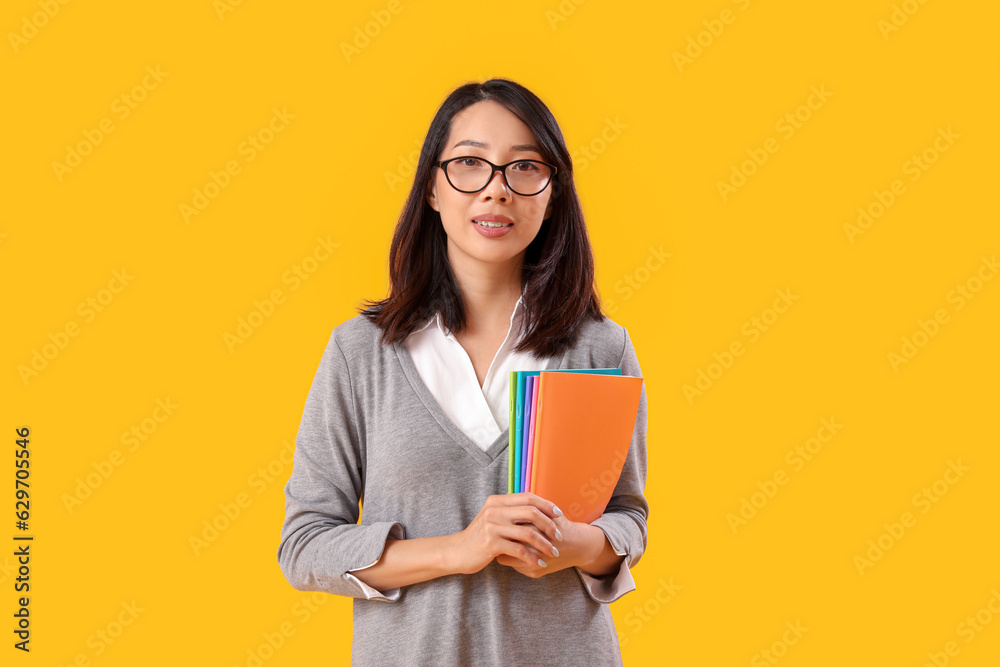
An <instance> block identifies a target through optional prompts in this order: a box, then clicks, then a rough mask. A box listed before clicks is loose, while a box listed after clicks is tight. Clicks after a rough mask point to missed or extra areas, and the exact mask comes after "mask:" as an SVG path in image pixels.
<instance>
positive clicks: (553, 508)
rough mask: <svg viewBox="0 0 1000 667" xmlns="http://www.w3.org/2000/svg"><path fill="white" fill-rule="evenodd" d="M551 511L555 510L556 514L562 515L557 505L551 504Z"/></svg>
mask: <svg viewBox="0 0 1000 667" xmlns="http://www.w3.org/2000/svg"><path fill="white" fill-rule="evenodd" d="M552 511H553V512H555V515H556V516H562V515H563V513H562V510H561V509H559V506H558V505H553V506H552Z"/></svg>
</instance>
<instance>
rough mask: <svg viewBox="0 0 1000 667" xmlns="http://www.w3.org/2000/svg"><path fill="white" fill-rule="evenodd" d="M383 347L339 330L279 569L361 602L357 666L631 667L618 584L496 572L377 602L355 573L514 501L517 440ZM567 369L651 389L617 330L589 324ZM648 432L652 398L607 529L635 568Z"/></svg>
mask: <svg viewBox="0 0 1000 667" xmlns="http://www.w3.org/2000/svg"><path fill="white" fill-rule="evenodd" d="M379 335H380V330H379V329H378V327H376V326H375V325H374V324H372V323H371V322H370V321H369V320H368V319H367V318H365V317H364V316H363V315H360V314H359V315H355V316H354V317H352V318H351V319H349V320H347V321H345V322H343V323H342V324H340V325H338V326H337V327H336V328H334V330H333V333H332V334H331V336H330V339H329V341H328V343H327V345H326V350H325V351H324V353H323V357H322V359H321V360H320V364H319V368H318V370H317V371H316V376H315V378H314V380H313V383H312V387H311V388H310V390H309V394H308V396H307V398H306V404H305V409H304V411H303V414H302V422H301V424H300V426H299V431H298V435H297V437H296V448H295V455H294V462H293V468H292V473H291V477H290V478H289V480H288V483H287V484H286V486H285V521H284V524H283V525H282V528H281V542H280V545H279V547H278V563H279V565H280V567H281V571H282V572H283V573H284V575H285V577H286V579H287V580H288V582H289V583H290V584H291V585H292V586H293V587H294V588H296V589H298V590H303V591H325V592H328V593H331V594H334V595H345V596H350V597H353V598H355V600H354V613H353V617H354V635H353V637H354V639H353V647H352V651H351V657H352V664H353V665H401V664H405V665H435V666H439V665H475V666H477V667H478V666H480V665H504V666H505V667H509V666H513V665H535V664H539V665H540V664H545V665H552V666H556V665H567V666H570V665H572V666H576V665H620V664H621V653H620V651H619V648H618V638H617V635H616V632H615V628H614V623H613V621H612V618H611V611H610V609H609V608H608V605H607V603H608V602H611V601H613V599H614V598H613V597H612V595H613V591H612V590H611V589H610V582H611V581H612V580H613V579H614V578H615V577H614V575H609V576H608V577H605V578H594V577H590V575H587V574H584V573H583V572H581V571H580V570H579V569H577V568H567V569H564V570H560V571H558V572H554V573H552V574H549V575H545V576H543V577H540V578H538V579H532V578H529V577H525V576H524V575H522V574H520V573H519V572H517V571H516V570H514V569H513V568H511V567H506V566H502V565H499V564H497V562H496V561H493V562H492V563H490V564H489V565H487V566H486V567H485V568H484V569H483V570H481V571H480V572H477V573H476V574H472V575H460V574H455V575H448V576H444V577H438V578H436V579H432V580H430V581H426V582H421V583H417V584H412V585H410V586H405V587H403V588H402V589H394V592H393V593H389V592H386V593H385V595H382V594H377V595H376V596H375V597H372V591H373V589H370V588H369V589H368V593H367V594H366V591H365V589H364V588H362V586H360V585H359V582H358V580H356V579H355V578H354V577H352V576H351V575H348V574H347V573H348V571H349V570H355V569H359V568H364V567H366V566H369V565H371V564H373V563H375V562H376V561H377V560H378V558H379V557H380V555H381V553H382V550H383V548H384V547H385V540H386V538H387V537H389V536H390V531H392V532H391V536H392V537H406V538H415V537H424V536H436V535H447V534H451V533H457V532H459V531H461V530H463V529H464V528H465V527H466V526H467V525H468V524H469V523H470V522H471V521H472V519H473V518H475V516H476V515H477V514H478V513H479V510H480V509H481V508H482V505H483V503H484V502H485V501H486V499H487V497H488V496H490V495H493V494H503V493H506V492H507V461H508V458H507V442H508V430H509V429H508V430H505V431H504V432H503V433H502V434H501V435H500V437H498V438H497V440H496V441H495V442H493V444H492V445H491V446H490V448H489V449H488V450H487V451H483V450H482V449H480V448H479V447H478V446H477V445H476V443H474V442H473V441H472V440H470V439H469V438H468V436H466V435H465V434H464V433H463V432H462V431H461V430H460V429H459V428H458V427H457V426H455V424H454V423H453V422H452V421H451V420H450V419H449V418H448V417H447V415H445V413H444V411H443V410H442V409H441V407H440V406H439V405H438V404H437V402H436V401H435V400H434V398H433V397H432V396H431V393H430V391H429V390H428V389H427V387H426V385H425V384H424V383H423V381H422V380H421V379H420V376H419V374H418V372H417V369H416V367H415V366H414V364H413V360H412V358H411V357H410V354H409V352H408V351H407V349H406V346H405V345H391V346H386V345H382V344H381V342H380V340H379ZM551 368H553V369H556V368H621V369H622V374H623V375H633V376H640V377H641V375H642V373H641V372H640V369H639V362H638V359H637V358H636V354H635V350H634V348H633V346H632V341H631V339H630V338H629V336H628V332H627V331H626V330H625V329H624V328H623V327H621V326H620V325H618V324H617V323H615V322H614V321H612V320H610V319H608V318H604V319H603V320H602V321H601V322H596V321H592V320H587V321H586V323H585V324H584V325H583V326H582V327H581V329H580V333H579V337H578V338H577V342H576V344H575V345H574V346H573V347H572V348H570V349H568V350H567V351H566V352H565V353H564V354H563V355H562V357H561V358H559V359H558V360H556V361H554V362H553V363H552V365H551ZM646 420H647V412H646V389H645V386H643V389H642V393H641V398H640V403H639V414H638V417H637V418H636V425H635V431H634V433H633V436H632V443H631V446H630V449H629V453H628V456H627V458H626V460H625V465H624V468H623V469H622V473H621V477H620V479H619V481H618V484H617V486H616V487H615V490H614V493H613V495H612V498H611V501H610V503H609V504H608V507H607V509H606V510H605V513H604V515H603V516H601V517H599V518H598V519H597V520H595V521H594V522H593V525H595V526H598V527H600V528H601V530H603V531H604V533H605V534H606V535H607V536H608V540H609V541H610V542H611V545H612V546H613V547H614V549H615V551H616V552H617V553H618V554H619V555H625V562H624V563H623V567H625V566H628V567H630V568H631V567H634V566H635V564H636V563H637V562H638V561H639V558H640V557H641V556H642V553H643V551H644V550H645V547H646V517H647V514H648V509H649V507H648V505H647V503H646V499H645V497H644V496H643V489H644V486H645V479H646ZM362 495H363V496H364V511H363V512H359V501H360V500H361V498H362ZM359 515H360V516H361V521H360V523H359V522H358V517H359ZM345 575H346V576H345ZM583 577H587V578H588V580H589V581H590V582H592V583H596V584H597V585H596V586H593V587H592V588H593V589H594V590H596V591H598V593H599V594H598V595H592V594H591V593H590V591H588V589H587V587H585V586H584V585H583V583H582V581H581V578H583ZM602 581H604V582H606V583H607V584H608V585H609V587H608V588H607V589H606V590H605V591H604V592H605V593H606V595H602V594H600V592H601V586H600V584H601V583H602ZM376 593H378V592H376ZM369 598H372V599H369ZM345 651H346V649H345Z"/></svg>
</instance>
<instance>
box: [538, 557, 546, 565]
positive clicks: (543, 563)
mask: <svg viewBox="0 0 1000 667" xmlns="http://www.w3.org/2000/svg"><path fill="white" fill-rule="evenodd" d="M538 567H548V565H547V564H546V563H545V561H544V560H542V559H541V558H539V559H538Z"/></svg>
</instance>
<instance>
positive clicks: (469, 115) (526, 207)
mask: <svg viewBox="0 0 1000 667" xmlns="http://www.w3.org/2000/svg"><path fill="white" fill-rule="evenodd" d="M463 155H471V156H475V157H480V158H483V159H486V160H489V161H490V162H492V163H493V164H497V165H502V164H507V163H508V162H512V161H514V160H517V159H524V160H543V159H544V158H543V157H542V154H541V153H540V152H539V148H538V142H537V141H535V137H534V136H533V135H532V134H531V131H530V130H529V129H528V126H527V125H525V124H524V123H523V122H521V120H520V119H519V118H518V117H517V116H515V115H514V114H512V113H511V112H510V111H508V110H507V109H505V108H504V107H502V106H501V105H499V104H497V103H496V102H492V101H485V102H477V103H476V104H473V105H470V106H468V107H466V108H464V109H462V110H461V111H460V112H458V113H457V114H455V117H454V118H452V121H451V132H450V134H449V136H448V141H447V142H446V143H445V148H444V151H443V152H442V153H441V155H440V156H439V159H441V160H447V159H449V158H453V157H459V156H463ZM512 168H513V167H512ZM434 172H435V174H434V178H433V179H432V181H431V189H430V192H429V193H428V195H427V201H428V203H429V204H430V206H431V208H433V209H434V210H435V211H437V212H438V213H440V214H441V222H442V224H443V225H444V231H445V234H446V235H447V236H448V258H449V260H450V261H451V263H452V266H456V265H458V266H461V267H466V268H471V267H472V266H473V265H475V264H476V263H490V264H501V265H509V267H510V268H511V269H518V268H520V265H521V262H522V261H523V259H524V251H525V249H526V248H527V247H528V244H530V243H531V241H532V240H533V239H534V238H535V236H536V235H537V234H538V231H539V229H541V226H542V220H544V219H545V218H547V217H548V216H549V214H550V213H551V209H552V207H551V206H550V205H549V199H550V197H551V195H552V183H551V182H550V183H549V184H548V186H546V188H545V189H544V190H543V191H542V192H540V193H538V194H537V195H533V196H530V197H526V196H523V195H519V194H515V193H514V192H512V191H511V190H510V188H509V187H507V183H506V181H505V180H504V177H503V174H501V173H499V172H496V173H494V174H493V177H492V179H491V180H490V182H489V183H488V184H487V185H486V187H485V188H483V189H482V190H480V191H479V192H474V193H466V192H459V191H458V190H456V189H455V188H453V187H452V186H451V185H450V184H449V183H448V179H447V178H446V177H445V173H444V170H443V169H440V168H435V170H434ZM489 214H496V215H500V216H506V218H507V221H509V222H511V223H513V224H511V225H510V226H509V227H507V228H505V229H503V230H496V229H484V228H483V227H482V226H481V225H479V224H477V223H475V222H473V220H477V219H479V218H480V217H481V216H484V215H489ZM517 275H518V277H520V274H519V273H518V274H517Z"/></svg>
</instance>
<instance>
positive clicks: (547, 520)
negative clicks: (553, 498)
mask: <svg viewBox="0 0 1000 667" xmlns="http://www.w3.org/2000/svg"><path fill="white" fill-rule="evenodd" d="M511 495H515V496H516V495H520V496H532V497H533V498H535V499H538V500H540V501H541V502H542V503H543V506H542V507H538V506H537V504H531V505H523V504H514V505H503V506H502V507H503V511H502V512H500V513H499V514H500V515H501V516H504V517H506V520H508V521H511V522H513V523H518V522H521V523H523V522H529V523H531V524H533V525H534V526H536V527H537V528H538V530H539V531H541V532H542V533H544V534H545V535H546V537H548V538H549V540H550V541H553V542H562V541H563V536H562V532H561V531H560V530H559V526H557V525H556V522H555V520H554V518H553V517H551V516H550V515H548V514H546V513H545V512H544V510H543V508H544V507H545V506H546V505H548V504H550V503H548V501H545V500H541V499H540V498H538V496H535V495H534V494H528V493H522V494H516V493H515V494H511ZM496 511H497V509H494V512H496ZM511 512H513V514H511ZM496 516H497V515H496V514H494V515H493V517H491V518H493V519H494V520H495V519H496ZM555 518H559V517H555Z"/></svg>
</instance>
